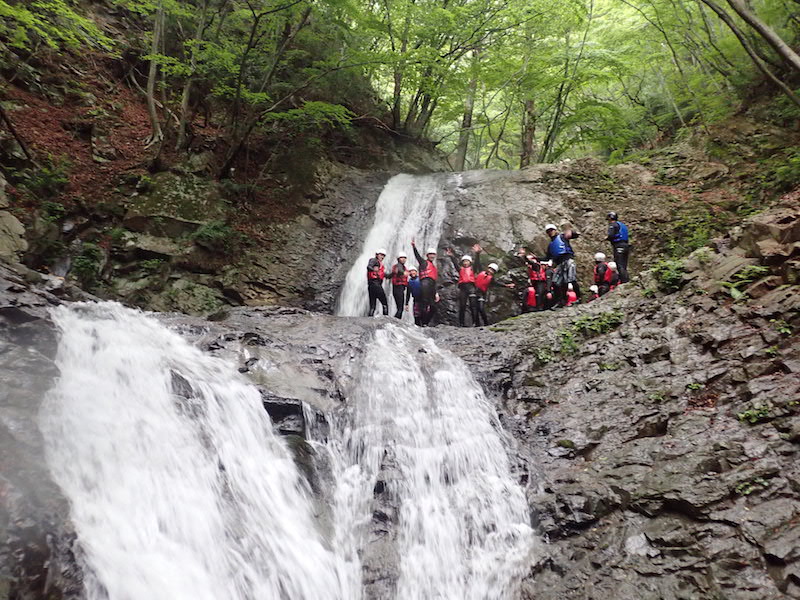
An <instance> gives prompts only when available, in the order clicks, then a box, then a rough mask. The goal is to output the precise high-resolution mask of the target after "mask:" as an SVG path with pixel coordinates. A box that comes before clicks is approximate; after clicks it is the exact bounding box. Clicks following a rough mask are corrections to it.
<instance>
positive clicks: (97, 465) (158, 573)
mask: <svg viewBox="0 0 800 600" xmlns="http://www.w3.org/2000/svg"><path fill="white" fill-rule="evenodd" d="M54 320H55V322H56V324H57V326H58V327H59V329H60V330H61V334H62V336H61V341H60V344H59V348H58V354H57V358H56V361H57V364H58V367H59V369H60V371H61V377H60V379H59V381H58V382H57V384H56V386H55V388H54V389H53V390H52V391H51V392H50V393H49V395H48V397H47V398H46V400H45V402H44V404H43V408H42V412H41V429H42V432H43V434H44V437H45V441H46V451H47V460H48V463H49V465H50V468H51V470H52V472H53V476H54V478H55V479H56V481H57V482H58V483H59V485H60V486H61V487H62V489H63V490H64V492H65V493H66V495H67V497H68V498H69V500H70V502H71V511H72V519H73V521H74V524H75V528H76V532H77V536H78V540H79V543H80V548H81V555H82V556H81V560H82V562H83V566H84V570H85V572H86V577H85V587H86V596H87V598H89V600H107V599H108V600H144V599H147V600H222V599H225V600H238V599H242V600H244V599H248V600H253V599H265V600H266V599H270V600H271V599H281V600H317V599H319V600H323V599H324V600H336V599H341V600H350V599H351V598H352V597H354V596H355V595H356V594H357V593H358V592H357V591H352V590H347V589H345V588H342V584H341V583H340V580H341V577H340V573H339V571H340V565H339V562H338V561H337V559H336V557H335V556H334V555H333V553H332V552H331V551H329V550H328V549H326V547H325V546H324V544H323V541H322V539H321V537H320V535H319V534H318V532H317V530H316V529H315V524H314V515H313V510H312V506H311V502H310V500H309V497H308V494H307V491H306V489H305V485H304V484H302V483H301V479H300V477H299V475H298V472H297V469H296V467H295V465H294V462H293V460H292V458H291V455H290V453H289V452H288V450H287V448H286V447H285V445H284V443H283V442H282V441H281V440H280V439H279V438H277V437H276V435H275V434H274V433H273V431H272V427H271V423H270V420H269V417H268V415H267V414H266V412H265V411H264V409H263V407H262V404H261V398H260V394H259V392H258V390H257V389H256V388H255V387H253V386H252V385H248V384H247V383H245V382H244V381H243V380H242V379H241V378H240V376H239V375H238V374H237V373H236V372H235V369H234V368H233V367H232V366H231V365H228V364H227V363H225V362H223V361H221V360H219V359H216V358H213V357H210V356H208V355H205V354H203V353H202V352H200V351H199V350H197V349H196V348H193V347H192V346H190V345H189V344H188V343H187V342H186V341H184V340H183V339H182V338H181V337H180V336H178V335H177V334H175V333H173V332H171V331H169V330H168V329H166V328H165V327H163V326H162V325H161V324H159V323H158V322H157V321H156V320H155V319H153V318H151V317H148V316H145V315H143V314H141V313H139V312H136V311H133V310H129V309H125V308H123V307H121V306H120V305H117V304H113V303H103V304H98V305H92V304H79V305H73V306H72V307H69V308H66V307H60V308H58V309H56V310H55V311H54Z"/></svg>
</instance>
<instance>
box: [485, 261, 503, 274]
mask: <svg viewBox="0 0 800 600" xmlns="http://www.w3.org/2000/svg"><path fill="white" fill-rule="evenodd" d="M488 268H490V269H491V270H492V271H494V272H495V273H497V272H498V271H499V270H500V267H498V266H497V263H489V267H488Z"/></svg>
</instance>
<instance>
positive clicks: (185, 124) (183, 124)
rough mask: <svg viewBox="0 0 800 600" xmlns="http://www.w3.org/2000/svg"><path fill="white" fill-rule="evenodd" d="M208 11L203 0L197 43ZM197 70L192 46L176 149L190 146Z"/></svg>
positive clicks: (195, 52) (195, 51) (182, 98)
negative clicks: (190, 127)
mask: <svg viewBox="0 0 800 600" xmlns="http://www.w3.org/2000/svg"><path fill="white" fill-rule="evenodd" d="M207 11H208V0H203V5H202V8H201V10H200V18H199V19H198V21H197V29H196V31H195V34H194V42H195V44H197V43H200V42H201V41H203V32H204V31H205V29H206V12H207ZM196 70H197V50H196V49H195V47H194V46H193V47H192V57H191V59H190V61H189V76H188V77H187V78H186V82H185V83H184V84H183V94H182V95H181V114H180V120H179V122H178V139H177V141H176V142H175V149H176V150H184V149H185V148H186V147H187V146H188V136H187V132H188V128H189V113H190V107H189V101H190V100H191V95H192V82H193V78H194V74H195V71H196Z"/></svg>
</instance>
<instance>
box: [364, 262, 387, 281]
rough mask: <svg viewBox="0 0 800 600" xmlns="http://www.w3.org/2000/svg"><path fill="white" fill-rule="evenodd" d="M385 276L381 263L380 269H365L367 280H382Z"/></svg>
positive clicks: (384, 269)
mask: <svg viewBox="0 0 800 600" xmlns="http://www.w3.org/2000/svg"><path fill="white" fill-rule="evenodd" d="M385 276H386V268H385V267H384V266H383V264H381V267H380V269H378V270H377V271H373V270H372V269H367V280H368V281H378V282H382V281H383V278H384V277H385Z"/></svg>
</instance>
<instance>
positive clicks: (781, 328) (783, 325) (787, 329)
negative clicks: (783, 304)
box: [769, 319, 794, 335]
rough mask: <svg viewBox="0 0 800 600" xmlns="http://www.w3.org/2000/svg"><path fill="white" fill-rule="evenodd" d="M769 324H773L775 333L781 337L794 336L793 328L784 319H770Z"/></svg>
mask: <svg viewBox="0 0 800 600" xmlns="http://www.w3.org/2000/svg"><path fill="white" fill-rule="evenodd" d="M769 322H770V323H772V327H773V328H774V329H775V331H777V332H778V333H780V334H781V335H792V331H794V330H793V329H792V326H791V325H789V323H787V322H786V321H784V320H783V319H770V320H769Z"/></svg>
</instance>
